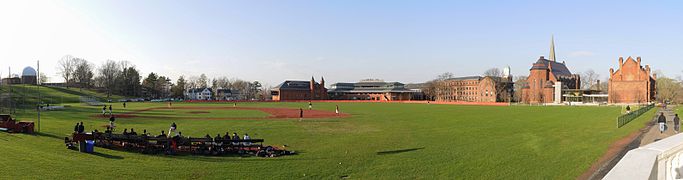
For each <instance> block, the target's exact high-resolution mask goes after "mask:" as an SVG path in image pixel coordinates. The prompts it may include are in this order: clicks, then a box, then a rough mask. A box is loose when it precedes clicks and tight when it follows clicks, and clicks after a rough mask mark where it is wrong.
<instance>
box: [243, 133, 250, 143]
mask: <svg viewBox="0 0 683 180" xmlns="http://www.w3.org/2000/svg"><path fill="white" fill-rule="evenodd" d="M244 140H251V137H249V134H247V133H244ZM244 145H245V146H251V142H244Z"/></svg>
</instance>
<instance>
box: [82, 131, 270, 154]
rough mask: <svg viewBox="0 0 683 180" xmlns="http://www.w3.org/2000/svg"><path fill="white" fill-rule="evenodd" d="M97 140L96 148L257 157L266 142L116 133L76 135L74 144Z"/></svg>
mask: <svg viewBox="0 0 683 180" xmlns="http://www.w3.org/2000/svg"><path fill="white" fill-rule="evenodd" d="M85 140H93V141H95V146H98V147H104V148H110V149H123V150H128V151H136V152H141V153H149V154H157V153H165V154H178V153H180V154H203V155H222V154H242V155H244V154H253V155H255V154H256V153H257V152H258V151H259V150H261V149H262V148H263V145H262V143H263V142H264V140H263V139H249V140H244V139H240V140H232V139H214V138H208V137H202V138H194V137H178V136H177V137H172V138H167V137H154V136H145V135H123V134H114V133H102V132H95V133H85V134H79V133H74V134H73V135H72V140H71V142H74V143H75V142H80V141H85Z"/></svg>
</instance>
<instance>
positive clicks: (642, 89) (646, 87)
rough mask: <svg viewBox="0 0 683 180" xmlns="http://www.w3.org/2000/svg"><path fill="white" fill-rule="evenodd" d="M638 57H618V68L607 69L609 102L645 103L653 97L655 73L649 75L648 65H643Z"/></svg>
mask: <svg viewBox="0 0 683 180" xmlns="http://www.w3.org/2000/svg"><path fill="white" fill-rule="evenodd" d="M640 63H641V62H640V57H637V58H636V60H633V58H631V57H630V56H629V57H628V58H627V59H626V62H624V58H623V57H619V69H618V70H617V71H614V68H610V69H609V91H608V92H609V98H608V99H609V100H608V101H609V103H647V102H651V101H653V100H654V99H655V94H656V91H655V90H656V87H655V85H656V83H655V81H656V79H657V75H650V73H651V70H650V65H645V67H643V66H642V65H641V64H640Z"/></svg>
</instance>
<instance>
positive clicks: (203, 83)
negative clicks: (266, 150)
mask: <svg viewBox="0 0 683 180" xmlns="http://www.w3.org/2000/svg"><path fill="white" fill-rule="evenodd" d="M196 83H197V86H199V87H201V88H206V87H209V85H208V83H209V78H207V77H206V74H202V75H200V76H199V79H197V82H196Z"/></svg>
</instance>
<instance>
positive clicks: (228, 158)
mask: <svg viewBox="0 0 683 180" xmlns="http://www.w3.org/2000/svg"><path fill="white" fill-rule="evenodd" d="M296 155H298V153H297V154H291V155H285V156H281V157H273V158H265V157H257V156H253V155H240V154H224V155H220V156H207V155H192V154H183V155H157V156H159V157H165V158H172V159H182V160H192V161H202V162H226V161H262V160H266V159H277V160H278V161H293V160H301V159H289V158H283V157H291V156H296Z"/></svg>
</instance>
